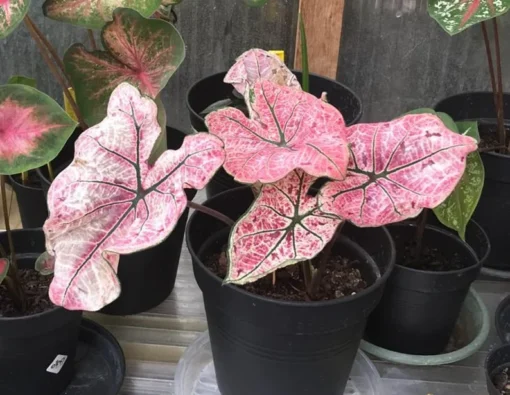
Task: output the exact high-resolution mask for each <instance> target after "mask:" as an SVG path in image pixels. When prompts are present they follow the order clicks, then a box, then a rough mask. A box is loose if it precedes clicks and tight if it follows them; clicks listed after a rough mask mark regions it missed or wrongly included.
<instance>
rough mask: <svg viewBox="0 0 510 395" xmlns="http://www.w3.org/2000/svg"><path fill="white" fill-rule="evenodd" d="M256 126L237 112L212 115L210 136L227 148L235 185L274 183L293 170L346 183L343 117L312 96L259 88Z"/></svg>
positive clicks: (266, 86) (266, 83) (267, 83)
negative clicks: (238, 183)
mask: <svg viewBox="0 0 510 395" xmlns="http://www.w3.org/2000/svg"><path fill="white" fill-rule="evenodd" d="M254 92H255V101H254V103H253V111H254V112H256V113H257V120H252V119H248V118H246V116H245V115H244V114H243V113H242V112H241V111H240V110H237V109H234V108H227V109H223V110H219V111H216V112H214V113H211V114H209V115H208V116H207V117H206V124H207V127H208V129H209V132H210V133H212V134H215V135H217V136H218V137H220V138H221V139H222V140H223V141H224V142H225V150H226V152H227V159H226V161H225V165H224V167H225V170H226V171H227V172H228V173H230V174H231V175H232V176H234V178H235V179H236V181H238V182H242V183H247V184H254V183H256V182H262V183H264V184H265V183H272V182H276V181H278V180H281V179H282V178H284V177H285V176H286V175H287V174H289V173H290V172H291V171H292V170H294V169H302V170H304V171H305V172H307V173H308V174H310V175H311V176H315V177H330V178H332V179H335V180H341V179H343V178H344V177H345V173H346V168H347V163H348V160H349V152H348V149H347V144H346V140H345V123H344V119H343V117H342V115H341V114H340V113H339V112H338V111H337V110H336V109H335V108H334V107H332V106H330V105H329V104H327V103H324V102H323V101H321V100H320V99H318V98H316V97H315V96H313V95H310V94H308V93H305V92H303V91H298V90H295V89H293V88H289V87H283V86H279V85H277V84H275V83H273V82H270V81H259V82H257V83H256V84H255V86H254Z"/></svg>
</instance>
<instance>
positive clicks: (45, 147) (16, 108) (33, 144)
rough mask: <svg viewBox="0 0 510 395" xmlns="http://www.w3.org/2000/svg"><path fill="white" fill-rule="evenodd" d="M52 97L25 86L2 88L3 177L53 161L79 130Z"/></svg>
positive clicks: (0, 143)
mask: <svg viewBox="0 0 510 395" xmlns="http://www.w3.org/2000/svg"><path fill="white" fill-rule="evenodd" d="M76 125H77V124H76V122H75V121H73V120H72V119H71V118H70V117H69V116H68V115H67V114H66V112H65V111H64V110H63V109H62V108H61V107H60V106H59V105H58V104H57V103H56V102H55V101H54V100H53V99H52V98H50V97H49V96H47V95H45V94H44V93H42V92H39V91H38V90H37V89H34V88H31V87H29V86H26V85H18V84H12V85H4V86H0V174H9V175H10V174H17V173H22V172H25V171H28V170H31V169H35V168H38V167H41V166H43V165H45V164H47V163H49V162H50V161H52V160H53V159H54V158H55V157H56V156H57V154H58V153H59V152H60V150H61V149H62V147H63V146H64V144H65V143H66V141H67V139H68V138H69V137H70V136H71V134H72V133H73V131H74V129H75V128H76Z"/></svg>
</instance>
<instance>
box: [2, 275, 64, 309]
mask: <svg viewBox="0 0 510 395" xmlns="http://www.w3.org/2000/svg"><path fill="white" fill-rule="evenodd" d="M18 275H19V277H20V280H21V284H22V287H23V290H24V291H25V295H26V297H27V309H26V311H24V312H23V313H22V312H20V311H19V310H18V309H17V308H16V306H15V304H14V302H13V300H12V299H11V297H10V295H9V293H8V291H7V288H6V287H5V284H3V285H0V317H23V316H29V315H33V314H38V313H43V312H45V311H48V310H51V309H53V308H54V307H55V306H54V305H53V303H51V301H50V299H49V296H48V290H49V287H50V283H51V280H52V278H53V276H41V275H40V274H39V273H38V272H36V271H35V270H32V269H30V270H27V269H21V270H18Z"/></svg>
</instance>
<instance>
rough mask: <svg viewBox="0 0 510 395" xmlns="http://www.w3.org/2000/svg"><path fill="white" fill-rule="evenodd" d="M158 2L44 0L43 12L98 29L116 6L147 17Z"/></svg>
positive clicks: (154, 0) (59, 18)
mask: <svg viewBox="0 0 510 395" xmlns="http://www.w3.org/2000/svg"><path fill="white" fill-rule="evenodd" d="M160 4H161V0H46V1H45V3H44V5H43V12H44V14H45V15H46V16H47V17H49V18H51V19H56V20H58V21H63V22H67V23H72V24H73V25H78V26H83V27H86V28H89V29H100V28H101V27H103V26H104V24H105V23H106V22H109V21H111V20H112V14H113V12H114V10H115V9H117V8H131V9H133V10H136V11H138V12H139V13H140V14H142V15H143V16H145V17H149V16H151V15H152V14H153V13H154V11H156V10H157V9H158V7H159V5H160Z"/></svg>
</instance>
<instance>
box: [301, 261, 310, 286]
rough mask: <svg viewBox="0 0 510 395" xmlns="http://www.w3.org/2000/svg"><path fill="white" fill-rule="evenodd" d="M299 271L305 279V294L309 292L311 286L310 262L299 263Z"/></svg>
mask: <svg viewBox="0 0 510 395" xmlns="http://www.w3.org/2000/svg"><path fill="white" fill-rule="evenodd" d="M301 270H302V271H303V278H304V279H305V288H306V292H309V291H310V289H311V286H312V262H310V260H307V261H303V262H301Z"/></svg>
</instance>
